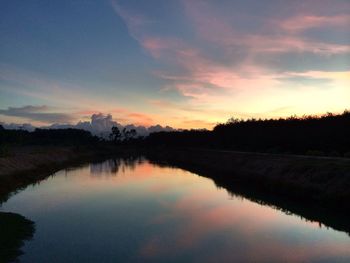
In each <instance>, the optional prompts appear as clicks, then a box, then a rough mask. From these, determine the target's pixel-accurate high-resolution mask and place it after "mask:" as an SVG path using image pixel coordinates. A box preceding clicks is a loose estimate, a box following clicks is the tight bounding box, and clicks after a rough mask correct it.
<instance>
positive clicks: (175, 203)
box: [1, 158, 350, 263]
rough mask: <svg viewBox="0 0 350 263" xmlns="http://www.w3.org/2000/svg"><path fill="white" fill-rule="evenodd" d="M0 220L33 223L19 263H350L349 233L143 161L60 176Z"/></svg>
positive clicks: (19, 199)
mask: <svg viewBox="0 0 350 263" xmlns="http://www.w3.org/2000/svg"><path fill="white" fill-rule="evenodd" d="M1 211H9V212H14V213H18V214H21V215H23V216H25V217H27V218H29V219H30V220H32V221H34V222H35V225H36V231H35V234H34V237H33V239H32V240H30V241H26V242H25V245H24V247H23V248H22V250H23V252H24V254H23V255H22V256H20V257H19V260H20V262H36V263H40V262H45V263H46V262H51V263H54V262H65V263H69V262H74V263H75V262H85V263H87V262H268V263H271V262H350V237H349V235H348V234H347V233H344V232H339V231H335V230H333V229H330V228H326V227H324V226H322V225H321V224H319V223H317V222H310V221H307V220H305V219H303V218H301V217H300V216H297V215H288V214H286V213H284V212H282V211H280V210H277V209H275V208H272V207H269V206H265V205H261V204H258V203H255V202H252V201H250V200H247V199H245V198H243V197H241V196H239V195H235V194H233V193H229V192H227V190H225V189H224V188H219V187H217V186H216V185H215V183H214V182H213V181H212V180H211V179H208V178H205V177H201V176H199V175H197V174H193V173H190V172H188V171H185V170H182V169H178V168H173V167H167V166H159V165H156V164H151V163H150V162H148V161H147V160H145V159H143V158H138V159H133V160H125V159H113V160H108V161H105V162H101V163H90V164H87V165H84V166H82V167H78V168H72V169H65V170H61V171H59V172H57V173H55V174H53V175H52V176H50V177H49V178H47V179H46V180H44V181H41V182H40V183H37V184H35V185H32V186H29V187H27V188H26V189H24V190H23V191H21V192H19V193H17V194H16V195H13V196H12V197H11V198H10V199H9V200H8V201H7V202H6V203H4V204H3V205H2V207H1Z"/></svg>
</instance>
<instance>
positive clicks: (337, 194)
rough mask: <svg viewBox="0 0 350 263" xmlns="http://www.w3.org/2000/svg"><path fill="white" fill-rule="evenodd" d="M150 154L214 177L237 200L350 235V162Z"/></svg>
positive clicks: (158, 160)
mask: <svg viewBox="0 0 350 263" xmlns="http://www.w3.org/2000/svg"><path fill="white" fill-rule="evenodd" d="M145 155H146V157H147V158H148V159H149V160H150V161H151V162H154V163H157V164H159V163H163V164H164V165H168V166H169V165H170V166H174V167H178V168H182V169H185V170H188V171H190V172H193V173H196V174H198V175H200V176H204V177H207V178H210V179H212V180H213V181H214V183H215V184H216V185H217V186H218V187H222V188H225V189H226V190H227V191H228V192H229V193H231V194H233V195H240V196H243V197H245V198H247V199H249V200H252V201H254V202H257V203H260V204H263V205H268V206H272V207H274V208H275V209H278V210H281V211H283V212H285V213H287V214H290V213H292V214H295V215H298V216H301V217H303V218H305V219H307V220H310V221H317V222H319V223H322V224H323V225H325V226H326V227H331V228H333V229H335V230H339V231H343V232H346V233H347V234H348V235H350V212H349V211H350V210H349V208H350V202H349V200H350V159H340V158H327V159H324V158H319V157H309V156H307V157H306V158H303V156H290V155H288V156H286V155H274V154H260V153H242V152H239V153H237V152H230V151H215V150H205V149H186V150H183V149H182V150H180V149H178V150H171V151H159V152H158V153H157V152H154V151H153V152H151V153H150V152H148V153H146V154H145Z"/></svg>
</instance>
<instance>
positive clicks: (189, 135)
mask: <svg viewBox="0 0 350 263" xmlns="http://www.w3.org/2000/svg"><path fill="white" fill-rule="evenodd" d="M145 142H146V145H147V144H148V145H158V146H167V147H205V148H215V149H225V150H236V151H249V152H266V153H286V154H307V155H331V156H343V155H350V112H349V111H344V113H342V114H332V113H327V114H325V115H323V116H303V117H296V116H292V117H289V118H279V119H248V120H242V119H236V118H231V119H229V120H228V121H227V122H226V123H222V124H218V125H216V126H215V127H214V129H213V131H207V130H187V131H182V132H168V133H165V132H160V133H153V134H151V135H150V136H149V137H148V138H146V139H145Z"/></svg>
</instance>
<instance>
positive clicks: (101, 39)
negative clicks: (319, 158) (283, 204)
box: [0, 0, 350, 128]
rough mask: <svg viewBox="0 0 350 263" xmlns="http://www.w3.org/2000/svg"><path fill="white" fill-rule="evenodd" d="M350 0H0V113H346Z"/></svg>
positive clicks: (62, 119)
mask: <svg viewBox="0 0 350 263" xmlns="http://www.w3.org/2000/svg"><path fill="white" fill-rule="evenodd" d="M349 28H350V1H349V0H293V1H291V0H268V1H267V0H266V1H265V0H244V1H243V0H220V1H214V0H212V1H205V0H198V1H194V0H169V1H165V0H157V1H156V0H147V1H140V0H139V1H134V0H123V1H122V0H120V1H113V0H95V1H93V0H91V1H88V0H59V1H47V0H37V1H35V0H27V1H20V0H2V1H1V2H0V121H2V122H6V123H10V122H13V123H32V124H33V125H38V126H40V125H49V124H52V123H76V122H78V121H79V120H87V119H89V118H90V116H91V115H92V114H93V113H103V114H112V116H113V118H114V120H116V121H118V122H119V123H122V124H129V123H133V124H137V125H144V126H150V125H155V124H160V125H163V126H165V125H169V126H172V127H174V128H212V127H213V125H215V124H216V123H218V122H224V121H226V120H227V119H228V118H230V117H232V116H234V117H238V118H250V117H256V118H260V117H280V116H282V117H283V116H290V115H294V114H296V115H303V114H321V113H326V112H335V113H336V112H342V111H344V110H345V109H350V30H349Z"/></svg>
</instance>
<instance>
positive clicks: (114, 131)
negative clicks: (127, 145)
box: [109, 126, 122, 142]
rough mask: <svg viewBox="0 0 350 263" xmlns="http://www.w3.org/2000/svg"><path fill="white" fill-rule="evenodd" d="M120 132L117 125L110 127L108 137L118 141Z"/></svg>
mask: <svg viewBox="0 0 350 263" xmlns="http://www.w3.org/2000/svg"><path fill="white" fill-rule="evenodd" d="M121 136H122V134H121V133H120V130H119V129H118V127H117V126H113V127H112V133H111V134H110V135H109V138H110V139H111V140H112V141H114V142H118V141H119V140H120V138H121Z"/></svg>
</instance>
